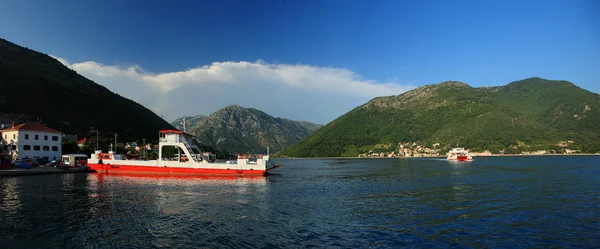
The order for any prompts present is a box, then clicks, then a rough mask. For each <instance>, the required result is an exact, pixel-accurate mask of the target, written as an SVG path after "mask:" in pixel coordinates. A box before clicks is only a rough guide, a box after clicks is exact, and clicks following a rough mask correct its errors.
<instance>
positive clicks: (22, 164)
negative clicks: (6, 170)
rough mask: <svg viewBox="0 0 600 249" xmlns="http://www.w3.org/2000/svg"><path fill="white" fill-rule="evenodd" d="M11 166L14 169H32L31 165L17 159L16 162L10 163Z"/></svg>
mask: <svg viewBox="0 0 600 249" xmlns="http://www.w3.org/2000/svg"><path fill="white" fill-rule="evenodd" d="M12 165H13V166H15V167H19V168H23V169H31V168H33V164H31V163H29V162H27V161H25V160H23V159H17V160H14V161H12Z"/></svg>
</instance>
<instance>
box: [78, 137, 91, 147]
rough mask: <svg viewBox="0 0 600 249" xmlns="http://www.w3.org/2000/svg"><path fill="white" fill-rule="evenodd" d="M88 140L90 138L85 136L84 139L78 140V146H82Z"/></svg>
mask: <svg viewBox="0 0 600 249" xmlns="http://www.w3.org/2000/svg"><path fill="white" fill-rule="evenodd" d="M87 141H88V139H87V138H85V137H84V138H83V139H81V140H79V141H77V146H79V148H81V147H83V145H84V144H85V143H86V142H87Z"/></svg>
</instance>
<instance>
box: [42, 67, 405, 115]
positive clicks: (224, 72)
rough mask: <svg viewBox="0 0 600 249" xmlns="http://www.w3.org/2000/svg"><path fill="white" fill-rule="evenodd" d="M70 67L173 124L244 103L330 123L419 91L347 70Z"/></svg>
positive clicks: (276, 112)
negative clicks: (379, 100) (377, 101)
mask: <svg viewBox="0 0 600 249" xmlns="http://www.w3.org/2000/svg"><path fill="white" fill-rule="evenodd" d="M53 57H54V58H56V59H57V60H59V61H60V62H61V63H63V64H64V65H66V66H67V67H69V68H71V69H73V70H75V71H76V72H78V73H79V74H81V75H83V76H85V77H87V78H89V79H91V80H94V81H95V82H96V83H98V84H101V85H103V86H105V87H107V88H108V89H109V90H111V91H113V92H116V93H118V94H120V95H122V96H125V97H127V98H130V99H132V100H134V101H136V102H138V103H140V104H142V105H144V106H146V107H147V108H149V109H151V110H152V111H154V112H155V113H157V114H158V115H164V118H165V119H166V120H167V121H172V120H173V119H175V118H177V117H180V116H183V115H196V114H210V113H212V112H214V111H215V110H217V109H219V108H221V107H224V106H227V105H231V104H239V105H242V106H244V107H252V108H256V109H259V110H262V111H264V112H266V113H268V114H270V115H273V116H277V117H284V118H289V119H294V120H307V121H311V122H316V123H321V124H325V123H327V122H329V121H331V120H333V119H335V118H337V117H338V116H340V115H342V114H344V113H346V112H348V111H350V110H351V109H352V108H354V107H356V106H358V105H361V104H363V103H365V102H366V101H368V100H369V99H371V98H373V97H377V96H385V95H395V94H400V93H403V92H405V91H407V90H410V89H412V88H414V86H412V84H409V85H401V84H398V83H395V82H394V81H391V82H377V81H374V80H365V79H362V78H361V77H360V76H359V75H357V74H356V73H354V72H352V71H350V70H347V69H344V68H331V67H317V66H310V65H302V64H296V65H289V64H269V63H266V62H264V61H260V60H259V61H256V62H247V61H239V62H232V61H227V62H215V63H212V64H211V65H206V66H203V67H198V68H192V69H189V70H186V71H178V72H170V73H160V74H156V73H152V72H147V71H145V70H144V69H143V68H141V67H140V66H137V65H132V66H118V65H103V64H101V63H97V62H94V61H86V62H81V63H69V62H68V61H67V60H65V59H63V58H59V57H56V56H53Z"/></svg>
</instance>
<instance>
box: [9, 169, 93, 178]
mask: <svg viewBox="0 0 600 249" xmlns="http://www.w3.org/2000/svg"><path fill="white" fill-rule="evenodd" d="M78 172H94V171H93V170H90V169H89V168H87V167H76V168H54V167H34V168H31V169H23V168H17V167H8V168H1V169H0V177H11V176H28V175H49V174H68V173H78Z"/></svg>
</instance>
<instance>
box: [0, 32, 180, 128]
mask: <svg viewBox="0 0 600 249" xmlns="http://www.w3.org/2000/svg"><path fill="white" fill-rule="evenodd" d="M0 86H1V88H0V89H2V90H1V91H0V123H9V124H10V123H11V122H13V121H14V122H15V123H21V122H36V121H37V120H38V119H41V120H42V122H44V123H46V124H47V125H49V126H50V127H52V128H54V129H57V130H60V131H62V132H64V133H65V134H79V135H88V134H89V131H90V127H95V128H97V129H98V130H99V131H100V132H101V133H113V132H116V133H118V134H119V137H122V138H124V139H126V138H133V139H136V138H149V139H156V138H157V134H158V130H159V129H172V128H173V127H172V126H171V125H170V124H169V123H167V122H166V121H165V120H163V119H162V118H160V117H159V116H157V115H156V114H154V113H153V112H152V111H150V110H148V109H147V108H145V107H144V106H142V105H140V104H138V103H136V102H134V101H132V100H130V99H127V98H124V97H121V96H119V95H118V94H116V93H113V92H111V91H110V90H108V89H106V88H105V87H103V86H101V85H99V84H96V83H94V82H93V81H91V80H88V79H86V78H85V77H83V76H81V75H79V74H77V73H76V72H75V71H73V70H71V69H69V68H67V67H65V66H64V65H63V64H62V63H60V62H59V61H58V60H56V59H54V58H52V57H50V56H48V55H46V54H42V53H39V52H36V51H33V50H31V49H28V48H24V47H21V46H18V45H16V44H13V43H11V42H9V41H6V40H4V39H1V38H0ZM111 136H112V135H111Z"/></svg>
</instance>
